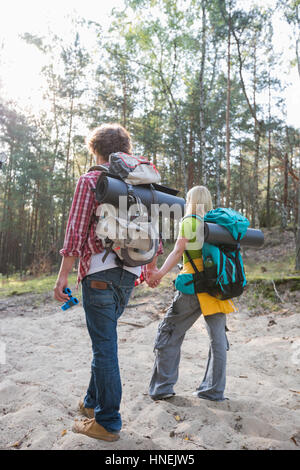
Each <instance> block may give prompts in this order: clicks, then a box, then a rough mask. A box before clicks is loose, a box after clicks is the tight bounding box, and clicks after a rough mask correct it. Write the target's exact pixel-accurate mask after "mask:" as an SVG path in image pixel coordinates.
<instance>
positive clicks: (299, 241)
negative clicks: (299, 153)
mask: <svg viewBox="0 0 300 470" xmlns="http://www.w3.org/2000/svg"><path fill="white" fill-rule="evenodd" d="M296 271H300V168H299V180H298V227H297V233H296Z"/></svg>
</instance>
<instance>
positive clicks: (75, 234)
mask: <svg viewBox="0 0 300 470" xmlns="http://www.w3.org/2000/svg"><path fill="white" fill-rule="evenodd" d="M100 173H101V171H99V170H95V171H90V172H88V173H86V174H84V175H82V176H80V178H79V180H78V182H77V186H76V189H75V193H74V197H73V202H72V206H71V210H70V213H69V220H68V224H67V230H66V235H65V240H64V245H63V248H62V249H61V250H60V254H61V255H62V256H76V257H79V265H78V277H77V283H78V284H79V283H80V282H81V281H82V279H83V278H84V277H85V276H86V275H87V273H88V271H89V269H90V263H91V257H92V255H94V254H97V253H101V252H102V251H103V250H104V249H103V245H102V242H101V240H100V239H99V238H98V237H97V235H96V226H97V217H96V210H97V207H98V206H99V202H97V201H96V198H95V193H94V192H93V191H92V189H95V188H96V185H97V181H98V178H99V175H100ZM162 253H163V247H162V243H161V242H160V245H159V249H158V252H157V254H162ZM144 279H145V266H142V275H141V277H140V279H139V280H137V281H136V285H137V284H140V283H141V282H143V281H144Z"/></svg>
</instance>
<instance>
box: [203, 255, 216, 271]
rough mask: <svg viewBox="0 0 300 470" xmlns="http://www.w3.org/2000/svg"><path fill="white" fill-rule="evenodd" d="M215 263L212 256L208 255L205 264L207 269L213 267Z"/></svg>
mask: <svg viewBox="0 0 300 470" xmlns="http://www.w3.org/2000/svg"><path fill="white" fill-rule="evenodd" d="M214 264H215V263H214V261H213V259H212V257H211V256H208V257H207V258H206V260H205V263H204V266H205V268H206V269H209V268H212V267H213V265H214Z"/></svg>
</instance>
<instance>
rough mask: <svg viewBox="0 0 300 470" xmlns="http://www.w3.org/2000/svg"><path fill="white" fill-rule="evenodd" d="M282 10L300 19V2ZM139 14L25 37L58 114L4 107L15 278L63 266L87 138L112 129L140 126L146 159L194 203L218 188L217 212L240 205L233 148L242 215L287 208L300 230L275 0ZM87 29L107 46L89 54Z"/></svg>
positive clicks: (7, 212) (6, 226) (4, 243)
mask: <svg viewBox="0 0 300 470" xmlns="http://www.w3.org/2000/svg"><path fill="white" fill-rule="evenodd" d="M279 4H280V5H279V6H280V9H281V10H280V11H281V12H282V15H283V17H285V18H286V20H287V21H288V22H290V23H291V24H293V25H294V26H295V25H296V24H298V23H297V21H298V19H299V16H297V14H298V6H299V1H298V0H282V1H280V2H279ZM125 6H126V8H121V9H120V10H117V9H115V10H114V11H113V13H112V17H111V27H110V31H109V33H108V35H106V36H104V35H103V30H102V28H101V26H100V25H98V24H97V23H94V22H88V23H86V22H84V21H79V20H78V19H77V21H75V23H74V32H73V39H72V40H70V41H68V42H66V41H64V40H63V39H62V38H58V37H57V36H55V35H54V34H50V35H48V36H47V37H43V38H41V37H38V36H35V35H33V34H31V33H30V32H28V33H26V34H24V40H25V41H26V42H27V43H28V44H31V47H37V48H38V49H39V50H40V51H41V52H42V53H43V54H44V56H45V66H44V69H43V77H44V82H43V85H44V100H45V103H46V104H47V108H46V109H45V110H43V111H42V110H41V112H40V114H38V115H35V116H32V115H30V114H29V113H28V112H25V111H21V110H18V108H17V106H16V105H15V104H14V103H5V102H4V101H0V130H1V134H0V147H1V151H2V150H3V151H5V152H6V153H7V155H8V160H7V162H6V164H5V165H4V166H3V170H2V171H1V173H0V191H1V195H4V197H1V199H0V221H1V229H0V264H1V272H2V273H3V274H8V273H13V272H15V271H16V270H19V271H22V272H24V273H25V272H27V273H29V272H36V271H37V270H40V271H42V272H46V271H47V270H48V271H51V269H55V268H56V265H57V263H58V262H59V261H60V256H59V255H58V251H59V249H60V248H61V247H62V243H63V238H64V231H65V226H66V222H67V216H68V210H69V207H70V204H71V201H72V195H73V191H74V187H75V183H76V180H77V178H78V176H79V175H80V174H82V173H84V172H85V171H87V169H88V168H89V167H90V166H91V165H92V164H93V159H92V157H91V156H90V155H89V154H88V153H87V149H86V147H85V137H86V135H87V132H88V130H89V129H90V128H93V127H95V126H97V125H99V124H101V123H103V122H111V121H118V122H120V123H121V124H123V125H124V126H125V127H127V128H128V129H129V131H130V133H131V135H132V138H133V143H134V150H135V152H136V153H141V154H145V155H146V156H148V157H149V158H150V159H152V161H154V163H155V165H157V167H158V168H159V170H160V172H161V175H162V181H163V183H165V184H167V185H169V186H171V187H175V188H177V189H179V190H181V195H184V194H185V192H186V190H187V189H189V188H190V187H191V186H193V185H199V184H206V185H207V186H208V188H209V189H210V191H211V193H212V195H213V201H214V204H215V205H217V204H219V205H225V204H226V198H225V194H226V185H227V177H228V161H227V159H226V143H228V139H229V143H230V155H229V164H230V170H231V172H230V173H231V179H230V192H231V205H232V207H234V208H235V209H236V210H240V211H241V212H243V213H244V214H245V215H246V216H247V217H248V218H250V217H252V215H253V210H254V208H255V209H257V211H258V216H259V222H260V224H261V225H262V226H264V225H267V224H268V222H269V219H270V218H271V222H272V223H278V224H279V223H280V222H281V219H282V218H283V215H282V214H283V213H285V214H287V215H286V217H287V224H290V225H291V226H293V227H294V228H295V227H296V224H297V217H298V216H297V208H298V206H297V185H299V183H298V179H297V172H298V171H299V164H298V163H297V158H298V155H299V148H300V144H299V142H300V132H299V129H293V128H291V127H288V126H287V125H286V123H285V115H284V102H283V98H282V85H281V80H280V77H277V76H274V74H273V64H274V63H275V62H276V61H278V58H277V57H276V56H275V55H274V51H273V48H272V22H271V17H272V12H271V11H270V10H267V9H266V8H265V7H264V6H263V5H259V6H256V7H253V8H249V9H247V11H246V10H243V9H242V8H241V7H240V4H239V2H237V1H234V0H226V1H221V0H212V1H208V0H201V1H199V0H197V1H196V0H186V1H184V0H180V1H178V0H177V1H176V0H126V2H125ZM293 15H294V16H293ZM229 20H230V21H229ZM86 32H88V33H89V34H93V35H94V38H95V45H94V48H92V49H91V50H89V51H87V50H86V49H85V48H84V47H83V46H82V44H81V35H82V33H86ZM229 37H230V45H231V56H230V61H229V62H230V82H229V81H228V74H227V71H226V60H227V53H228V38H229ZM238 46H239V47H238ZM227 67H228V64H227ZM254 71H255V74H254ZM245 76H246V77H247V80H245V83H243V82H242V79H243V78H245ZM228 88H230V103H229V113H227V111H228V109H227V106H228V105H227V96H228ZM266 93H267V94H268V95H269V100H270V102H269V103H266V99H265V98H266ZM254 95H255V99H256V100H255V102H254ZM270 103H271V105H272V106H270ZM270 109H271V110H270ZM227 114H228V116H229V130H230V133H229V136H228V135H227V134H226V117H227ZM254 117H255V119H254ZM255 120H256V121H255ZM255 124H256V125H255ZM270 135H271V137H270ZM269 137H270V139H269ZM270 142H271V143H270ZM286 152H288V175H287V178H286V179H284V155H285V153H286ZM268 154H269V155H270V158H269V160H268V158H267V155H268ZM268 173H269V180H270V181H269V183H270V184H269V190H268V189H267V187H268ZM254 180H255V184H254ZM286 186H287V189H286ZM254 190H255V191H256V192H257V197H258V201H257V202H258V204H257V205H256V202H255V199H254V196H253V194H254Z"/></svg>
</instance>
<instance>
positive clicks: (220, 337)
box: [149, 292, 229, 401]
mask: <svg viewBox="0 0 300 470" xmlns="http://www.w3.org/2000/svg"><path fill="white" fill-rule="evenodd" d="M201 313H202V312H201V308H200V305H199V301H198V298H197V296H196V295H187V294H183V293H181V292H177V293H176V295H175V297H174V300H173V303H172V305H171V307H170V308H169V309H168V311H167V313H166V315H165V317H164V319H163V321H162V322H161V323H160V324H159V326H158V332H157V336H156V339H155V345H154V352H155V353H156V357H155V363H154V367H153V372H152V377H151V381H150V386H149V395H150V396H151V398H153V399H155V398H160V396H162V395H165V394H170V393H174V389H173V387H174V385H175V384H176V382H177V379H178V369H179V362H180V348H181V345H182V342H183V339H184V336H185V333H186V332H187V330H188V329H189V328H191V326H192V325H193V324H194V323H195V321H196V320H197V319H198V318H199V317H200V315H201ZM204 320H205V324H206V328H207V331H208V335H209V339H210V347H209V353H208V362H207V367H206V371H205V374H204V378H203V380H202V382H201V384H200V385H199V387H198V388H197V395H198V397H199V398H206V399H208V400H217V401H219V400H220V401H221V400H224V399H225V398H224V390H225V384H226V351H228V349H229V344H228V341H227V337H226V315H225V314H224V313H215V314H214V315H208V316H204Z"/></svg>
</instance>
